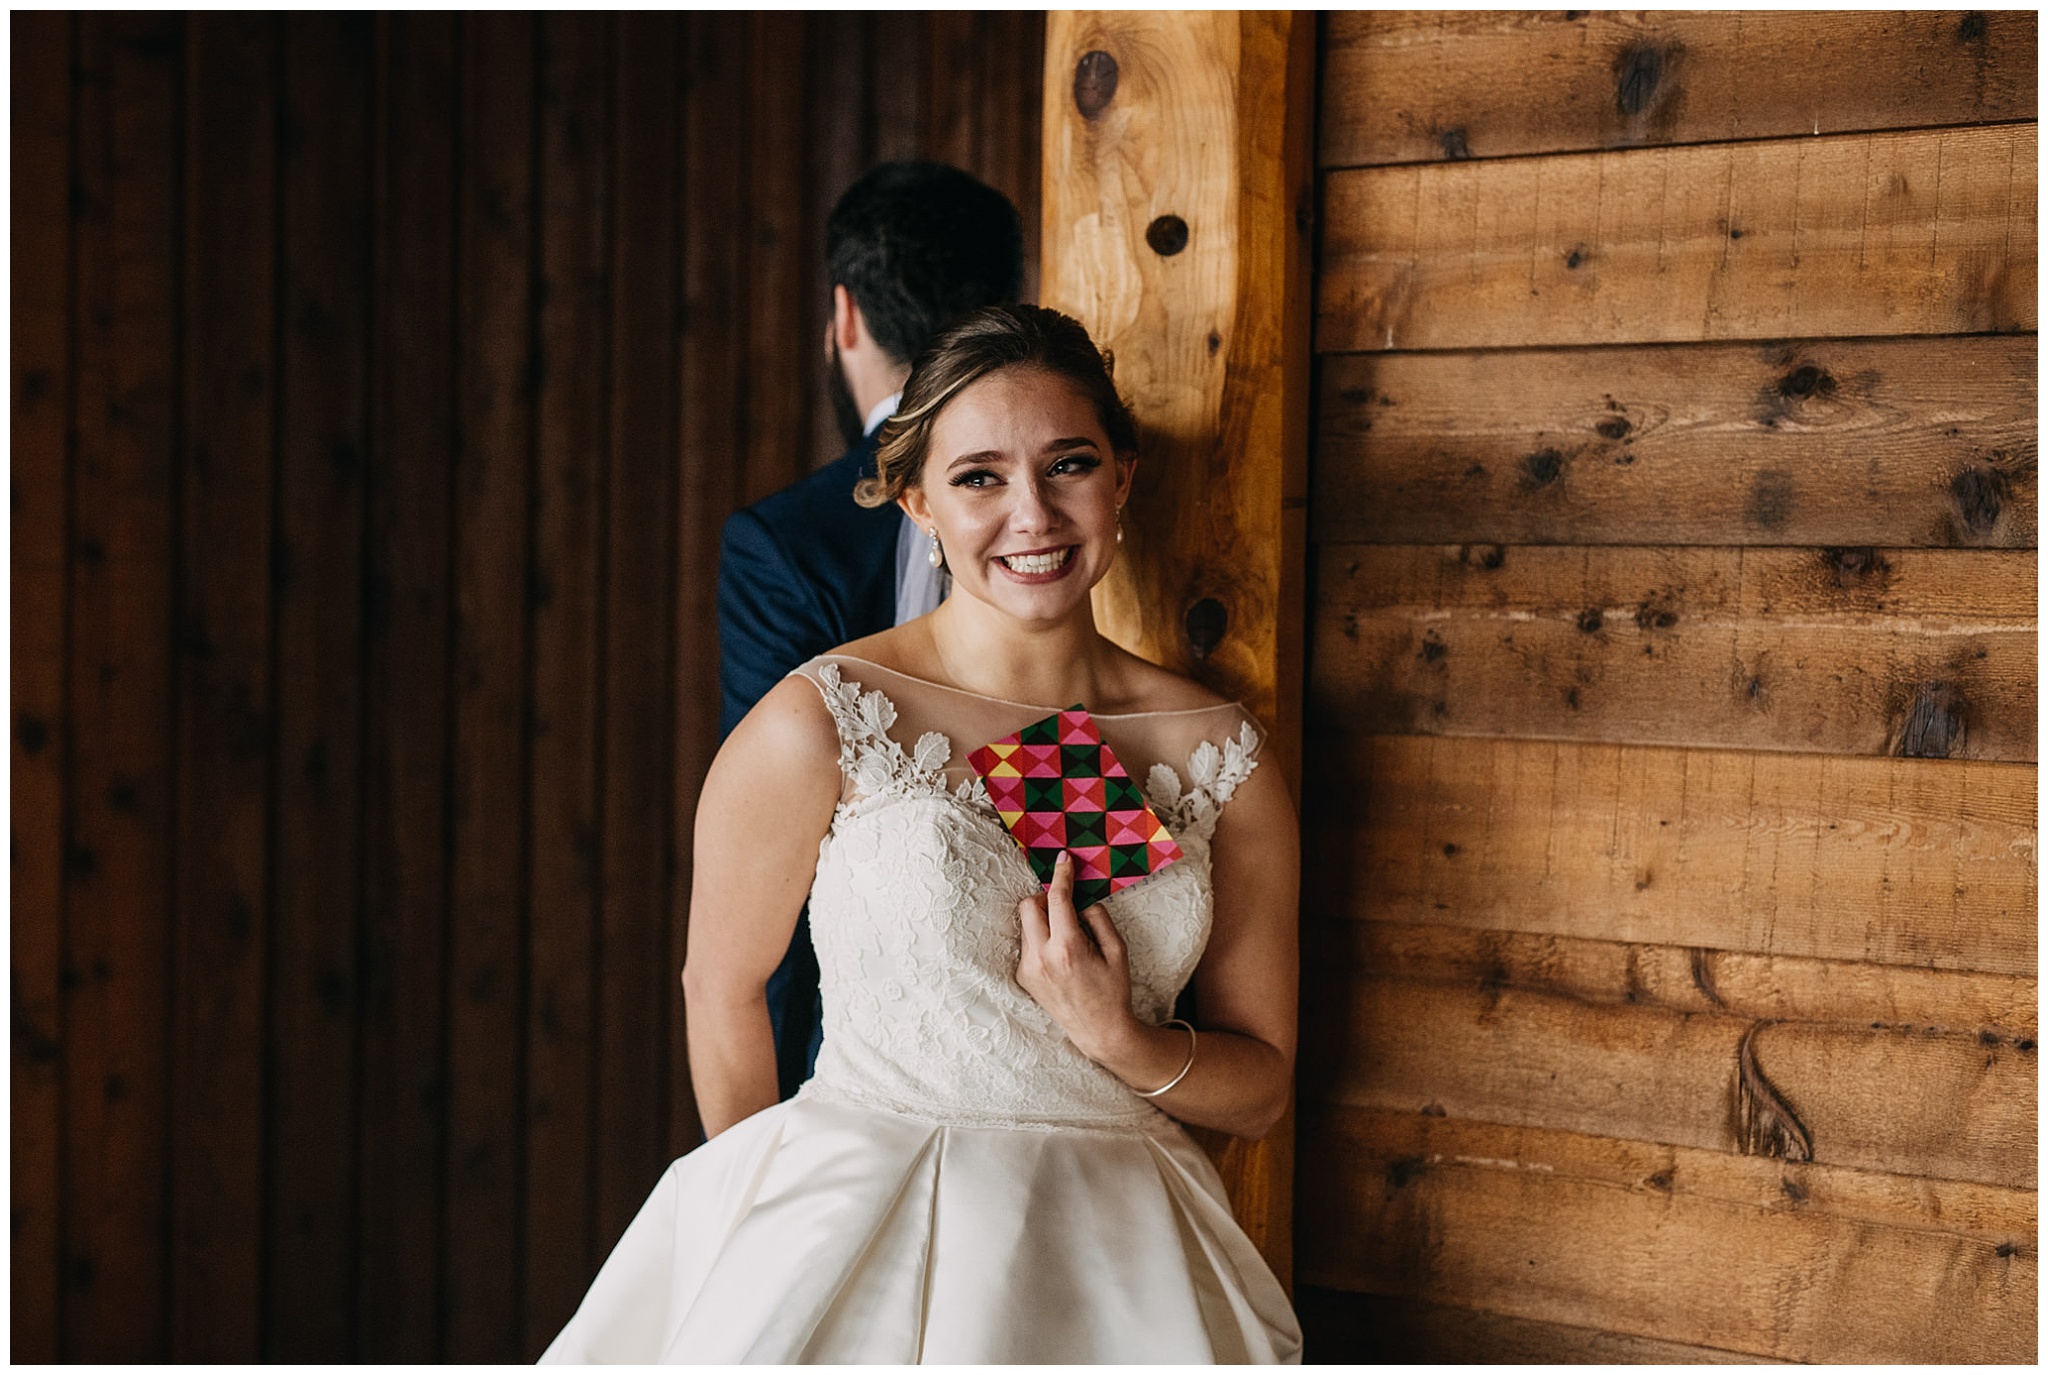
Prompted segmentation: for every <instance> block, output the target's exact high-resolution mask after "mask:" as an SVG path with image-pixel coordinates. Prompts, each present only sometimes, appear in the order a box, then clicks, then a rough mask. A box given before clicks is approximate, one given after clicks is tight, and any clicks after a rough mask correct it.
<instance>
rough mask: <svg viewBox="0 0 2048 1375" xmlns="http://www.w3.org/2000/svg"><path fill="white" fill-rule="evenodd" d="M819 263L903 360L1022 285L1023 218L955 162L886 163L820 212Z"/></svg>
mask: <svg viewBox="0 0 2048 1375" xmlns="http://www.w3.org/2000/svg"><path fill="white" fill-rule="evenodd" d="M825 266H826V268H827V270H828V271H829V272H830V274H831V278H832V284H833V285H834V286H844V287H845V288H846V289H847V290H848V291H850V292H852V293H853V299H854V300H855V301H857V302H858V303H859V304H860V312H861V316H862V318H864V319H865V320H866V321H867V327H868V333H869V334H870V335H871V336H873V338H874V341H875V342H876V343H877V344H880V345H881V346H882V348H883V349H884V350H886V351H887V352H888V354H889V356H890V357H892V358H894V359H895V360H896V361H897V362H899V363H906V364H907V363H909V362H910V361H911V359H913V358H915V357H917V355H918V354H919V353H920V352H921V351H923V349H924V346H925V345H926V344H927V343H929V342H930V341H931V338H932V336H933V335H935V334H937V333H938V332H939V331H940V330H941V329H944V328H945V327H946V326H947V325H949V324H951V323H952V322H953V321H954V320H956V319H958V318H959V317H960V316H962V315H965V314H966V313H967V312H968V311H970V310H975V309H978V308H979V307H981V306H990V305H1006V304H1008V303H1010V302H1013V301H1015V300H1016V299H1017V297H1018V296H1020V295H1022V294H1023V291H1024V222H1023V220H1022V219H1020V218H1019V217H1018V214H1017V207H1016V206H1014V205H1012V204H1010V199H1009V197H1007V196H1005V195H1004V194H1003V193H1002V192H1000V191H998V190H996V189H995V188H994V187H992V186H988V185H985V184H984V183H982V182H980V181H978V180H976V179H975V178H974V177H972V176H970V175H968V174H967V173H965V172H963V171H961V170H960V169H959V168H957V167H948V166H946V165H944V164H943V163H936V162H885V163H883V164H881V165H880V166H878V167H876V168H874V169H873V170H872V171H870V172H868V173H867V174H866V175H865V176H863V177H862V178H861V179H860V180H859V181H857V182H855V183H854V184H853V185H852V186H850V187H848V188H847V191H846V194H845V195H843V196H841V197H840V198H839V204H837V205H835V206H834V207H832V216H831V218H830V219H828V220H826V221H825Z"/></svg>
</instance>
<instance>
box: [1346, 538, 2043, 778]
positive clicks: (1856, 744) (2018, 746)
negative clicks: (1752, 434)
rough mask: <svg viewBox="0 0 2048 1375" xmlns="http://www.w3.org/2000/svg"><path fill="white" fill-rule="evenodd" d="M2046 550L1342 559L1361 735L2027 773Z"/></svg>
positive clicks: (1384, 551)
mask: <svg viewBox="0 0 2048 1375" xmlns="http://www.w3.org/2000/svg"><path fill="white" fill-rule="evenodd" d="M2034 569H2035V559H2034V555H2033V554H2032V553H2031V552H2015V551H2002V550H1985V551H1955V550H1931V549H1887V550H1827V551H1819V550H1792V549H1739V548H1738V549H1714V548H1699V547H1678V548H1635V547H1608V548H1593V549H1574V548H1570V547H1561V546H1526V545H1518V546H1514V547H1513V548H1502V547H1500V546H1494V545H1487V546H1476V545H1467V546H1463V547H1462V548H1457V547H1446V546H1404V545H1328V546H1325V547H1324V548H1323V549H1322V551H1321V555H1320V557H1319V559H1318V561H1317V593H1316V601H1315V607H1314V612H1313V615H1314V620H1313V631H1312V635H1313V639H1312V646H1313V654H1314V660H1315V666H1316V667H1315V672H1314V675H1313V678H1312V680H1311V682H1310V696H1311V700H1312V702H1313V703H1314V704H1315V706H1316V707H1317V708H1318V709H1319V710H1321V711H1322V712H1324V713H1325V714H1326V715H1327V716H1328V717H1329V719H1330V720H1332V721H1333V722H1338V723H1341V724H1342V725H1343V726H1344V727H1345V728H1347V729H1353V730H1363V731H1376V732H1385V733H1418V734H1443V735H1510V736H1522V737H1537V738H1548V739H1578V740H1607V741H1625V742H1642V743H1650V742H1655V743H1659V744H1674V745H1695V746H1709V747H1718V748H1741V749H1773V750H1799V751H1812V752H1819V753H1827V754H1861V755H1881V754H1913V755H1928V756H1940V757H1948V758H1959V759H1960V758H1968V759H1996V760H2032V759H2033V758H2034V751H2035V739H2034V729H2035V704H2036V701H2037V696H2036V693H2037V685H2036V681H2035V673H2034V656H2035V632H2034V591H2033V585H2034Z"/></svg>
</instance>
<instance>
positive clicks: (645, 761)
mask: <svg viewBox="0 0 2048 1375" xmlns="http://www.w3.org/2000/svg"><path fill="white" fill-rule="evenodd" d="M680 33H681V21H680V20H679V19H678V18H677V17H675V16H673V15H658V14H651V13H635V14H632V15H628V16H625V17H624V18H622V19H621V20H620V28H619V33H618V37H617V40H616V41H617V44H618V48H617V53H618V77H617V81H616V84H615V87H614V101H615V103H614V105H613V114H612V121H613V122H612V128H613V136H614V139H615V145H614V146H615V150H616V153H615V163H614V165H615V166H616V168H617V172H616V176H617V179H618V184H619V185H620V186H622V187H624V186H631V187H635V188H636V190H635V191H634V193H633V194H632V195H630V196H625V195H622V196H619V197H618V198H617V199H616V201H615V202H614V206H615V209H614V219H613V244H614V252H615V254H616V256H615V258H614V263H615V264H616V270H615V272H614V275H613V280H612V303H611V327H612V333H611V357H612V363H611V379H612V380H611V394H610V405H611V409H610V414H609V417H608V421H609V431H610V436H611V454H610V463H609V468H608V471H607V473H606V485H607V490H606V495H605V499H604V500H605V521H606V528H605V534H604V558H605V564H604V574H603V596H604V625H605V632H604V641H603V655H604V659H603V665H602V672H603V676H604V688H603V691H604V706H603V712H604V718H603V719H604V738H603V741H602V744H601V755H602V759H603V764H602V778H603V786H604V792H603V796H602V802H601V806H602V820H601V823H600V825H599V828H598V830H599V836H600V839H601V842H602V846H603V849H602V853H601V855H600V864H601V873H602V875H603V884H602V886H601V888H600V895H599V901H600V903H601V905H602V906H601V912H600V924H599V934H598V940H599V959H598V995H597V997H598V1001H597V1009H598V1024H597V1033H596V1034H597V1043H596V1044H597V1056H596V1059H597V1070H596V1074H597V1079H596V1093H597V1105H596V1115H595V1119H594V1120H595V1123H596V1148H595V1149H596V1158H597V1170H596V1175H597V1179H596V1201H595V1206H594V1208H593V1211H592V1217H591V1219H590V1222H591V1227H592V1238H593V1240H594V1242H595V1244H596V1254H598V1255H600V1256H602V1255H608V1254H609V1253H610V1250H611V1247H612V1246H613V1245H614V1244H615V1243H616V1242H617V1240H618V1238H619V1235H620V1234H621V1233H622V1232H624V1231H625V1230H626V1224H627V1223H628V1222H629V1221H631V1220H632V1217H633V1215H634V1214H635V1213H636V1212H638V1211H639V1209H640V1205H641V1204H642V1203H644V1202H646V1199H647V1191H648V1189H649V1188H650V1187H651V1185H652V1182H653V1180H655V1179H656V1178H657V1177H658V1176H659V1171H660V1169H661V1166H662V1164H663V1163H664V1162H666V1161H667V1160H668V1158H669V1151H668V1111H669V1104H670V1102H671V1100H672V1099H674V1098H675V1097H677V1096H679V1095H680V1096H682V1097H685V1098H687V1096H688V1094H687V1091H686V1090H683V1089H681V1088H680V1087H679V1081H680V1080H681V1079H682V1077H683V1076H682V1075H681V1073H680V1071H679V1070H678V1068H677V1067H676V1066H674V1065H673V1064H672V1063H671V1062H670V1059H669V1047H668V1041H667V1037H666V1034H665V1032H666V1026H667V1021H666V1016H667V1013H668V1010H669V1008H670V1007H671V1005H672V1004H674V1003H675V1002H677V1001H678V1000H679V997H680V990H679V989H678V988H677V986H676V981H675V976H674V973H673V970H672V967H671V966H670V964H669V948H668V947H669V932H670V929H671V927H672V925H673V922H672V921H671V909H670V907H669V889H668V874H669V871H670V868H671V863H672V859H673V854H672V851H671V849H670V843H671V841H670V837H671V835H672V834H673V833H672V831H671V830H670V822H669V816H670V809H671V808H672V807H673V806H674V805H675V800H674V797H673V796H672V792H673V787H674V783H673V780H672V779H671V778H670V776H669V768H670V761H669V759H668V757H667V754H666V752H665V751H662V750H656V749H651V748H649V744H650V742H653V741H664V740H669V739H671V738H673V737H672V726H671V719H672V715H673V712H674V706H673V703H672V702H671V700H670V696H671V694H672V693H673V692H674V690H675V687H674V685H675V684H676V683H677V682H678V681H679V679H680V678H681V677H682V676H684V675H683V674H682V673H681V672H680V668H679V661H678V660H677V658H676V654H675V603H676V587H675V570H676V563H675V540H676V529H675V520H676V516H675V511H676V485H677V467H676V433H677V424H678V415H677V406H676V394H675V384H676V377H677V364H678V349H677V318H676V311H675V301H676V299H677V296H678V294H679V293H678V279H679V275H680V273H679V264H678V263H677V260H676V254H675V253H674V252H673V251H672V249H671V245H673V244H674V243H675V242H676V241H677V228H678V225H679V223H680V221H681V218H682V214H683V207H682V204H681V198H680V197H679V195H678V194H677V192H678V188H679V183H678V180H677V179H676V178H674V177H672V176H670V175H668V172H669V169H670V168H671V167H672V166H673V162H674V159H675V157H676V139H677V137H678V134H679V132H680V130H679V127H678V122H679V119H680V115H681V108H682V100H681V98H680V95H679V92H678V90H677V75H678V72H677V61H678V57H679V52H678V45H679V42H680Z"/></svg>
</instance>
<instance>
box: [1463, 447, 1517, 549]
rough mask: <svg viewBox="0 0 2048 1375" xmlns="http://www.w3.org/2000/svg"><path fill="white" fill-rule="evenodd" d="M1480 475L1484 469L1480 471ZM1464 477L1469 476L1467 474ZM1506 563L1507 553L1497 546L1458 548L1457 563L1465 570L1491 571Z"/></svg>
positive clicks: (1465, 546) (1472, 545)
mask: <svg viewBox="0 0 2048 1375" xmlns="http://www.w3.org/2000/svg"><path fill="white" fill-rule="evenodd" d="M1480 471H1481V472H1482V473H1484V472H1485V469H1483V468H1482V469H1481V470H1480ZM1466 476H1468V477H1469V476H1471V474H1470V473H1467V474H1466ZM1507 561H1508V551H1507V550H1506V549H1505V548H1503V547H1502V546H1500V545H1498V544H1463V545H1460V546H1458V562H1459V563H1462V564H1464V565H1465V566H1466V567H1467V568H1485V569H1488V570H1492V569H1495V568H1498V567H1500V566H1501V565H1502V564H1504V563H1506V562H1507Z"/></svg>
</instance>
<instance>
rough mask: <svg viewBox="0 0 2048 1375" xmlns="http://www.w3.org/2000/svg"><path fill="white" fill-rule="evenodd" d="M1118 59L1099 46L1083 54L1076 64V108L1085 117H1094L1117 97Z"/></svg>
mask: <svg viewBox="0 0 2048 1375" xmlns="http://www.w3.org/2000/svg"><path fill="white" fill-rule="evenodd" d="M1116 81H1117V68H1116V59H1115V58H1113V57H1111V56H1110V55H1109V54H1108V53H1106V52H1103V51H1102V50H1101V49H1099V48H1097V49H1095V50H1093V51H1091V52H1085V53H1082V54H1081V60H1080V61H1079V62H1076V63H1075V64H1074V108H1075V109H1077V110H1079V111H1080V112H1081V117H1082V118H1083V119H1094V118H1095V117H1096V116H1097V115H1099V114H1101V113H1102V112H1103V111H1104V110H1106V109H1108V108H1109V102H1110V101H1111V100H1113V99H1115V98H1116Z"/></svg>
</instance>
